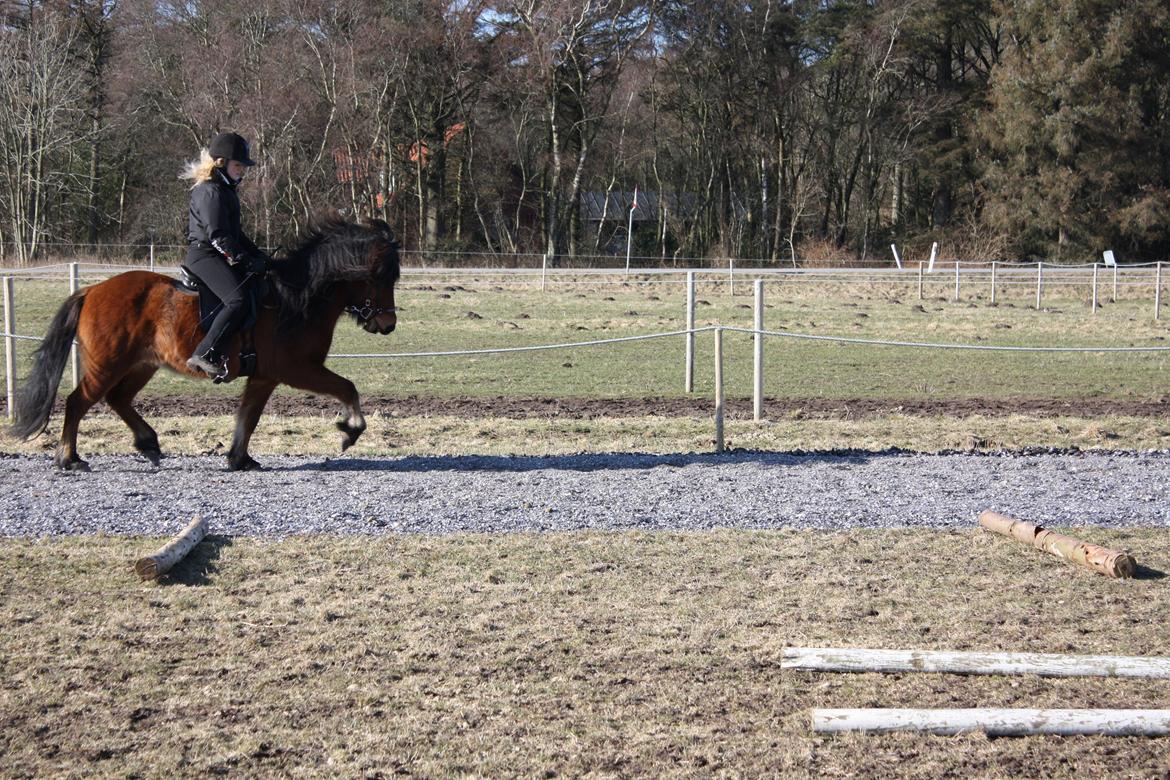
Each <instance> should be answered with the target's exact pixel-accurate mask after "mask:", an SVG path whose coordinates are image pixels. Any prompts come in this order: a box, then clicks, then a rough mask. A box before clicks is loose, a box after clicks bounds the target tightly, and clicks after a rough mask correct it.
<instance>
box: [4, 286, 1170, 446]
mask: <svg viewBox="0 0 1170 780" xmlns="http://www.w3.org/2000/svg"><path fill="white" fill-rule="evenodd" d="M1159 270H1160V269H1159ZM70 271H71V276H70V287H71V289H72V290H76V289H77V285H78V276H77V269H76V267H73V268H71V269H70ZM686 283H687V296H686V307H687V310H686V323H687V327H686V328H685V329H682V330H672V331H664V332H659V333H647V334H639V335H635V336H620V337H615V338H607V339H591V340H588V341H575V342H561V343H555V344H533V345H524V346H514V347H494V348H483V349H461V350H446V351H425V352H386V353H335V354H330V355H329V356H328V357H329V358H332V359H338V360H346V359H349V360H400V359H411V358H443V357H462V356H478V355H498V354H510V353H520V352H540V351H550V350H563V349H578V348H585V347H598V346H609V345H614V344H623V343H632V342H643V341H650V340H656V339H666V338H674V337H679V336H682V337H684V338H685V340H686V350H685V357H684V376H685V380H684V386H685V389H686V392H688V393H690V392H693V388H694V356H695V338H696V336H697V335H698V334H700V333H713V334H714V339H715V344H714V347H715V350H714V352H715V357H714V360H715V366H714V376H715V451H716V452H723V451H724V436H723V429H724V386H723V383H724V371H723V355H724V350H723V334H724V333H725V332H726V333H737V334H744V335H750V336H752V337H753V339H754V340H755V344H754V352H753V411H754V414H753V417H754V419H755V420H756V421H757V422H758V421H760V420H761V419H762V415H763V387H764V381H763V379H764V371H765V365H764V339H765V338H778V339H790V340H803V341H812V342H828V343H836V344H850V345H864V346H876V347H895V348H906V349H937V350H968V351H980V352H1012V353H1103V354H1130V353H1140V352H1152V353H1157V352H1170V346H1158V345H1149V346H1104V345H1094V346H1047V345H1008V344H961V343H942V342H927V341H898V340H891V339H870V338H859V337H853V336H837V335H831V334H816V333H799V332H793V331H779V330H769V329H765V328H764V327H763V321H764V308H765V307H764V283H765V280H764V279H762V278H757V279H756V280H755V281H754V285H753V286H754V300H755V306H754V308H755V311H754V317H753V323H754V327H752V328H744V327H738V326H725V325H706V326H702V327H695V325H694V323H695V303H696V297H695V287H696V278H695V273H694V272H691V273H688V275H687V279H686ZM0 292H2V293H3V304H4V312H3V313H4V330H3V332H2V333H0V337H3V338H4V342H5V366H6V382H7V390H8V414H9V417H10V418H11V417H12V414H13V409H14V402H15V390H16V382H17V374H16V341H17V340H20V341H34V342H40V341H43V339H41V338H38V337H36V336H27V335H21V334H17V333H16V332H15V331H16V325H15V306H14V294H13V279H12V277H11V276H6V277H3V279H2V284H0ZM1159 298H1160V295H1159ZM79 376H80V372H79V366H78V362H77V357H76V354H74V356H73V384H74V386H76V385H77V383H78V380H79Z"/></svg>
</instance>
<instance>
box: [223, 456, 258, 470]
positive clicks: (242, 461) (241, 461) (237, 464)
mask: <svg viewBox="0 0 1170 780" xmlns="http://www.w3.org/2000/svg"><path fill="white" fill-rule="evenodd" d="M228 467H229V468H230V469H231V470H232V471H261V470H262V469H263V468H264V467H263V466H261V465H260V464H259V463H257V462H256V461H254V460H252V458H251V457H250V456H248V455H245V456H244V457H242V458H237V459H235V460H229V461H228Z"/></svg>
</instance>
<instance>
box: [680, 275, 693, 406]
mask: <svg viewBox="0 0 1170 780" xmlns="http://www.w3.org/2000/svg"><path fill="white" fill-rule="evenodd" d="M694 331H695V272H694V271H687V336H686V338H687V354H686V358H685V359H684V362H685V364H686V365H685V366H684V367H683V375H684V377H685V379H684V382H683V386H684V387H685V389H686V392H688V393H693V392H694V391H695V332H694Z"/></svg>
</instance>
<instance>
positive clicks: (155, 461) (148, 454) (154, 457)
mask: <svg viewBox="0 0 1170 780" xmlns="http://www.w3.org/2000/svg"><path fill="white" fill-rule="evenodd" d="M139 452H140V453H142V457H144V458H146V459H147V460H149V461H150V465H152V466H154V467H155V468H158V466H159V464H160V463H161V462H162V452H160V451H159V450H139Z"/></svg>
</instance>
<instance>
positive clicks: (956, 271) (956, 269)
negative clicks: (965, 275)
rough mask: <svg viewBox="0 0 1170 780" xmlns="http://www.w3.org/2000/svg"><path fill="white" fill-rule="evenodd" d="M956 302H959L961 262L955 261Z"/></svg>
mask: <svg viewBox="0 0 1170 780" xmlns="http://www.w3.org/2000/svg"><path fill="white" fill-rule="evenodd" d="M955 300H956V301H957V300H959V261H958V260H956V261H955Z"/></svg>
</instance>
